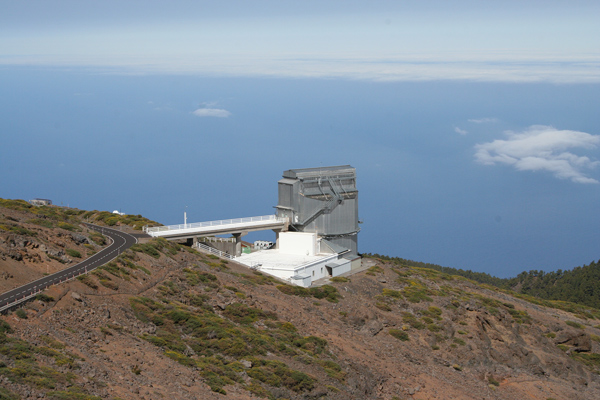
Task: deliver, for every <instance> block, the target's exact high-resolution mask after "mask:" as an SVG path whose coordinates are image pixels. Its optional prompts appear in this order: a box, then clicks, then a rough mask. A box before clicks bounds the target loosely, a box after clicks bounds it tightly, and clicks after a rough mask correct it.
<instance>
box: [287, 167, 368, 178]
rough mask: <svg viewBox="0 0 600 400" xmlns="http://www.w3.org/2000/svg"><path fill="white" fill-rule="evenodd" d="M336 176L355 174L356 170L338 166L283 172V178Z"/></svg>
mask: <svg viewBox="0 0 600 400" xmlns="http://www.w3.org/2000/svg"><path fill="white" fill-rule="evenodd" d="M338 174H356V169H355V168H353V167H352V166H350V165H338V166H332V167H317V168H300V169H288V170H287V171H284V172H283V177H284V178H291V179H295V178H299V179H305V178H311V177H315V178H316V177H319V176H332V175H338Z"/></svg>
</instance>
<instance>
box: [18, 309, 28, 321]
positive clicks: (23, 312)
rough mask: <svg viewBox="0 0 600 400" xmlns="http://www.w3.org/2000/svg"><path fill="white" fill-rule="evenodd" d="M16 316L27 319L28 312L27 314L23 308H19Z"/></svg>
mask: <svg viewBox="0 0 600 400" xmlns="http://www.w3.org/2000/svg"><path fill="white" fill-rule="evenodd" d="M15 314H16V315H17V317H19V318H21V319H27V312H25V310H23V309H22V308H19V309H18V310H17V311H15Z"/></svg>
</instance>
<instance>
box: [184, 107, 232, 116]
mask: <svg viewBox="0 0 600 400" xmlns="http://www.w3.org/2000/svg"><path fill="white" fill-rule="evenodd" d="M192 114H194V115H195V116H197V117H217V118H227V117H229V116H230V115H231V113H230V112H229V111H227V110H223V109H222V108H199V109H197V110H196V111H193V112H192Z"/></svg>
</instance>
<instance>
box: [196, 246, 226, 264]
mask: <svg viewBox="0 0 600 400" xmlns="http://www.w3.org/2000/svg"><path fill="white" fill-rule="evenodd" d="M195 247H197V248H198V249H201V250H204V251H206V252H208V253H211V254H214V255H216V256H219V257H223V258H228V259H230V260H233V259H234V258H235V257H233V256H232V255H231V254H229V253H225V252H224V251H221V250H217V249H215V248H214V247H210V246H207V245H205V244H202V243H200V242H197V243H196V245H195Z"/></svg>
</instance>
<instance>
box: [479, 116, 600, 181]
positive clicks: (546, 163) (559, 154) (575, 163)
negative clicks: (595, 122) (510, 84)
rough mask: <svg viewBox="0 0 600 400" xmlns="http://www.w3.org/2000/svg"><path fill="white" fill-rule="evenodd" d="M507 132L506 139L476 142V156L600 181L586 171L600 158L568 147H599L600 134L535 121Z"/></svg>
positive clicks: (488, 162)
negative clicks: (583, 154) (593, 157)
mask: <svg viewBox="0 0 600 400" xmlns="http://www.w3.org/2000/svg"><path fill="white" fill-rule="evenodd" d="M505 134H506V136H507V137H508V138H507V139H506V140H500V139H498V140H494V141H493V142H490V143H483V144H478V145H476V146H475V160H476V161H477V162H480V163H481V164H485V165H495V164H508V165H512V166H513V167H514V168H515V169H517V170H518V171H547V172H550V173H552V174H553V175H554V176H555V177H557V178H560V179H570V180H571V181H573V182H577V183H599V182H598V181H597V180H596V179H593V178H590V177H588V176H586V175H585V174H584V173H583V171H584V170H586V169H591V168H594V167H596V166H597V165H598V164H600V162H598V161H592V160H591V159H590V158H588V157H585V156H578V155H576V154H574V153H572V152H569V151H567V150H569V149H577V148H580V149H593V148H596V147H597V146H598V145H599V144H600V136H599V135H591V134H589V133H585V132H578V131H570V130H558V129H556V128H554V127H552V126H545V125H533V126H530V127H529V128H527V129H526V130H524V131H523V132H513V131H506V132H505Z"/></svg>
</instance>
